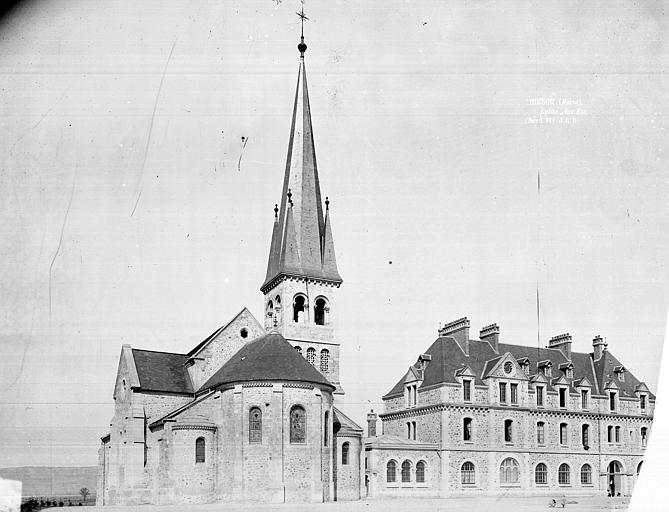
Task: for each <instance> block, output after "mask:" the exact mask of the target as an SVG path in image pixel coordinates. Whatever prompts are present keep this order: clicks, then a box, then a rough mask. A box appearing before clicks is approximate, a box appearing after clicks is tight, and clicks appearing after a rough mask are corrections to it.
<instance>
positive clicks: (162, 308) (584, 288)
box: [0, 0, 669, 466]
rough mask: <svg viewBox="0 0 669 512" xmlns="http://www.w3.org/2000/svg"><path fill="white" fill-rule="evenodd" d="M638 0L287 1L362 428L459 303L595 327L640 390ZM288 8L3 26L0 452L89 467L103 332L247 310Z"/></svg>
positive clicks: (485, 314)
mask: <svg viewBox="0 0 669 512" xmlns="http://www.w3.org/2000/svg"><path fill="white" fill-rule="evenodd" d="M639 4H642V5H641V6H640V5H639ZM644 5H645V3H644V2H631V1H630V2H626V1H612V0H606V1H592V2H587V3H583V2H569V1H564V0H561V1H542V2H522V1H514V2H493V1H490V2H470V1H464V0H460V1H450V2H441V1H439V2H436V1H435V2H430V1H413V2H410V1H398V0H387V1H385V2H371V1H350V2H346V1H329V2H319V3H318V4H317V3H316V2H307V3H306V6H305V11H306V14H307V16H308V17H309V18H310V19H309V21H308V22H307V23H306V25H305V35H306V42H307V44H308V46H309V48H308V50H307V52H306V66H307V75H308V83H309V92H310V100H311V110H312V118H313V127H314V137H315V144H316V154H317V158H318V166H319V172H320V176H321V187H322V192H323V195H324V196H326V195H327V196H329V198H330V201H331V204H330V208H331V214H332V222H333V233H334V241H335V249H336V252H337V258H338V264H339V270H340V273H341V275H342V277H343V279H344V284H343V285H342V287H341V290H340V294H339V296H338V301H339V302H338V303H337V304H336V305H333V315H334V316H335V317H336V320H337V322H338V325H337V326H338V339H339V341H340V342H341V344H342V350H341V358H342V361H341V381H342V385H343V387H344V389H345V390H346V392H347V394H346V396H344V397H343V400H342V401H341V402H340V403H341V405H340V407H341V409H342V410H343V411H344V412H346V413H348V414H350V415H351V416H352V417H353V418H354V419H355V420H357V421H358V422H360V423H361V425H364V419H365V413H366V411H367V410H368V409H369V407H374V408H375V409H376V410H377V411H380V410H381V409H382V405H381V403H380V397H381V395H383V394H384V393H386V392H387V391H389V390H390V388H391V387H392V386H393V385H394V383H395V382H396V381H397V380H398V379H399V378H400V377H401V376H402V374H403V372H405V371H406V369H407V367H408V366H409V365H410V364H412V363H413V362H414V361H415V359H416V357H417V356H418V354H420V353H421V352H424V351H425V350H426V349H427V348H428V347H429V345H430V344H431V343H432V342H433V341H434V339H435V337H436V332H437V328H438V327H439V324H440V323H445V322H448V321H451V320H454V319H457V318H459V317H461V316H468V317H469V318H470V320H471V323H472V335H473V337H477V335H478V331H479V329H480V328H481V327H482V326H484V325H487V324H489V323H492V322H497V323H499V325H500V327H501V340H502V341H504V342H508V343H518V344H525V345H528V346H534V347H536V346H537V329H538V328H539V336H540V342H541V345H542V346H543V345H545V344H547V342H548V339H549V338H550V337H551V336H554V335H557V334H561V333H564V332H569V333H571V334H572V336H573V340H574V343H573V349H574V350H576V351H583V352H586V351H590V350H591V342H592V338H593V337H594V336H595V335H597V334H601V335H602V336H605V337H606V338H607V340H608V342H609V349H610V350H611V352H613V353H614V354H615V355H616V356H617V357H618V358H619V359H620V360H621V361H622V362H623V364H625V366H626V367H627V368H628V369H629V371H631V372H633V373H634V374H635V375H636V376H637V377H639V378H640V379H641V380H644V381H645V382H646V383H647V384H648V385H649V386H650V388H651V389H653V390H654V389H655V388H656V385H657V374H658V368H659V360H660V355H661V350H662V341H663V337H664V327H665V323H666V312H667V303H668V302H669V292H668V287H667V284H668V281H669V267H668V266H667V254H668V253H669V238H668V236H667V233H668V232H669V225H668V224H669V222H668V220H667V219H669V217H668V215H667V214H668V213H669V212H668V209H669V206H668V204H669V202H668V201H667V193H668V192H669V187H668V185H669V183H668V181H669V178H668V176H667V168H668V163H669V155H668V154H667V140H669V136H668V135H669V134H668V133H667V125H668V117H667V116H668V107H669V94H668V93H667V91H668V89H669V87H668V86H669V82H668V80H667V78H666V71H667V37H666V36H667V33H668V31H667V20H666V16H665V15H664V14H663V13H662V12H659V11H658V12H656V11H654V10H653V9H651V8H648V7H645V6H644ZM653 5H654V4H653ZM298 9H299V2H298V1H297V0H290V1H289V0H283V1H279V0H256V1H239V2H222V1H220V0H216V1H213V0H211V1H204V0H200V1H198V2H189V1H185V0H183V1H168V0H163V1H160V2H158V1H151V0H136V1H134V2H127V1H109V0H105V1H101V0H99V1H95V0H69V1H58V2H57V1H47V0H44V1H40V2H32V3H24V4H21V6H20V7H19V8H18V10H16V11H15V12H14V13H12V15H10V16H8V17H6V18H5V19H3V20H2V21H1V22H0V86H1V88H2V94H1V95H0V147H1V149H2V152H1V158H2V165H1V166H0V216H1V217H0V226H2V228H0V229H1V230H2V237H1V239H0V247H1V248H2V252H1V258H0V276H1V286H0V305H1V306H2V308H1V312H2V315H1V316H0V336H1V337H0V350H1V353H2V360H1V361H0V466H16V465H92V464H96V462H97V453H96V451H97V447H98V444H99V438H100V436H102V435H104V434H106V433H107V432H108V428H109V420H110V418H111V417H112V414H113V400H112V392H113V384H114V379H115V375H116V369H117V364H118V357H119V353H120V350H121V345H122V344H123V343H130V344H131V345H132V346H133V347H137V348H144V349H152V350H165V351H174V352H187V351H188V350H190V349H191V348H192V347H193V346H195V345H196V344H197V343H198V342H199V341H201V340H202V339H204V338H205V337H206V336H207V335H208V334H209V333H211V332H212V331H214V330H215V329H216V328H217V327H219V326H220V325H222V324H224V323H226V322H227V321H228V320H230V319H231V318H232V317H233V316H234V315H235V314H236V313H237V312H238V311H239V310H241V309H242V308H243V307H244V306H248V307H249V308H250V309H251V311H252V312H253V313H254V314H255V315H256V317H257V318H259V319H260V318H262V317H261V315H262V295H261V293H260V291H259V286H260V285H261V284H262V281H263V279H264V276H265V268H266V262H267V255H268V251H269V243H270V235H271V229H272V222H273V215H274V213H273V211H272V209H273V207H274V203H276V202H280V194H281V183H282V177H283V170H284V166H285V158H286V152H287V143H288V135H289V128H290V115H291V109H292V102H293V95H294V92H295V82H296V79H297V71H298V62H299V52H298V51H297V49H296V45H297V43H298V42H299V23H298V18H297V16H296V15H295V11H296V10H298ZM551 102H552V103H553V105H545V106H543V107H542V106H541V105H540V104H541V103H551ZM542 108H543V109H544V112H543V114H542ZM565 109H569V111H567V110H565ZM540 121H541V122H540ZM242 138H244V140H245V141H246V143H245V144H244V142H243V141H242ZM539 176H540V188H539V187H538V184H539V183H538V182H539V179H538V178H539ZM537 286H538V289H539V295H540V303H541V316H540V321H539V323H537V312H536V289H537Z"/></svg>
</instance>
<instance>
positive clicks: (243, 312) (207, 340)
mask: <svg viewBox="0 0 669 512" xmlns="http://www.w3.org/2000/svg"><path fill="white" fill-rule="evenodd" d="M242 315H248V317H249V318H250V319H251V320H252V321H254V322H255V323H256V324H257V326H258V327H260V328H261V329H262V327H261V325H260V323H258V320H256V317H254V316H253V313H251V312H250V311H249V310H248V308H246V307H245V308H243V309H242V310H241V311H240V312H239V313H237V314H236V315H235V316H234V317H232V320H230V321H229V322H228V323H227V324H225V325H224V326H222V327H219V328H218V329H216V330H215V331H214V332H212V333H211V334H210V335H209V336H207V337H206V338H205V339H204V340H202V341H201V342H200V343H198V344H197V345H196V346H195V348H193V350H191V351H190V352H188V354H186V355H187V356H189V357H195V356H197V354H198V353H199V352H201V351H202V350H203V349H204V348H205V347H206V346H207V345H209V343H211V342H212V341H213V340H214V339H216V337H217V336H218V335H219V334H221V333H222V332H223V331H225V330H226V329H227V328H228V327H229V326H230V325H231V324H232V323H233V322H234V321H235V320H237V319H238V318H239V317H240V316H242Z"/></svg>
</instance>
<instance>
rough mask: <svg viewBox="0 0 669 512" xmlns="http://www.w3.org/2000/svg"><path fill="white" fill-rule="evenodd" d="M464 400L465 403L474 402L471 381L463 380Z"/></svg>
mask: <svg viewBox="0 0 669 512" xmlns="http://www.w3.org/2000/svg"><path fill="white" fill-rule="evenodd" d="M462 398H463V400H464V401H465V402H471V401H472V381H471V380H469V379H462Z"/></svg>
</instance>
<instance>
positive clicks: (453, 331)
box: [439, 316, 469, 355]
mask: <svg viewBox="0 0 669 512" xmlns="http://www.w3.org/2000/svg"><path fill="white" fill-rule="evenodd" d="M439 336H450V337H451V338H453V339H454V340H455V341H457V342H458V345H460V348H461V349H462V351H463V352H464V353H465V355H469V320H468V319H467V317H466V316H465V317H462V318H460V319H459V320H455V321H454V322H450V323H448V324H446V325H444V326H443V327H442V328H440V329H439Z"/></svg>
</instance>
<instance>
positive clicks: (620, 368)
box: [613, 366, 625, 382]
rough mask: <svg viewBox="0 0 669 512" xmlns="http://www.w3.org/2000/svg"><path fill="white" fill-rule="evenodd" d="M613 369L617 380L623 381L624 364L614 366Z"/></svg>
mask: <svg viewBox="0 0 669 512" xmlns="http://www.w3.org/2000/svg"><path fill="white" fill-rule="evenodd" d="M613 371H614V372H615V374H616V377H618V382H625V367H624V366H616V367H615V368H613Z"/></svg>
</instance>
